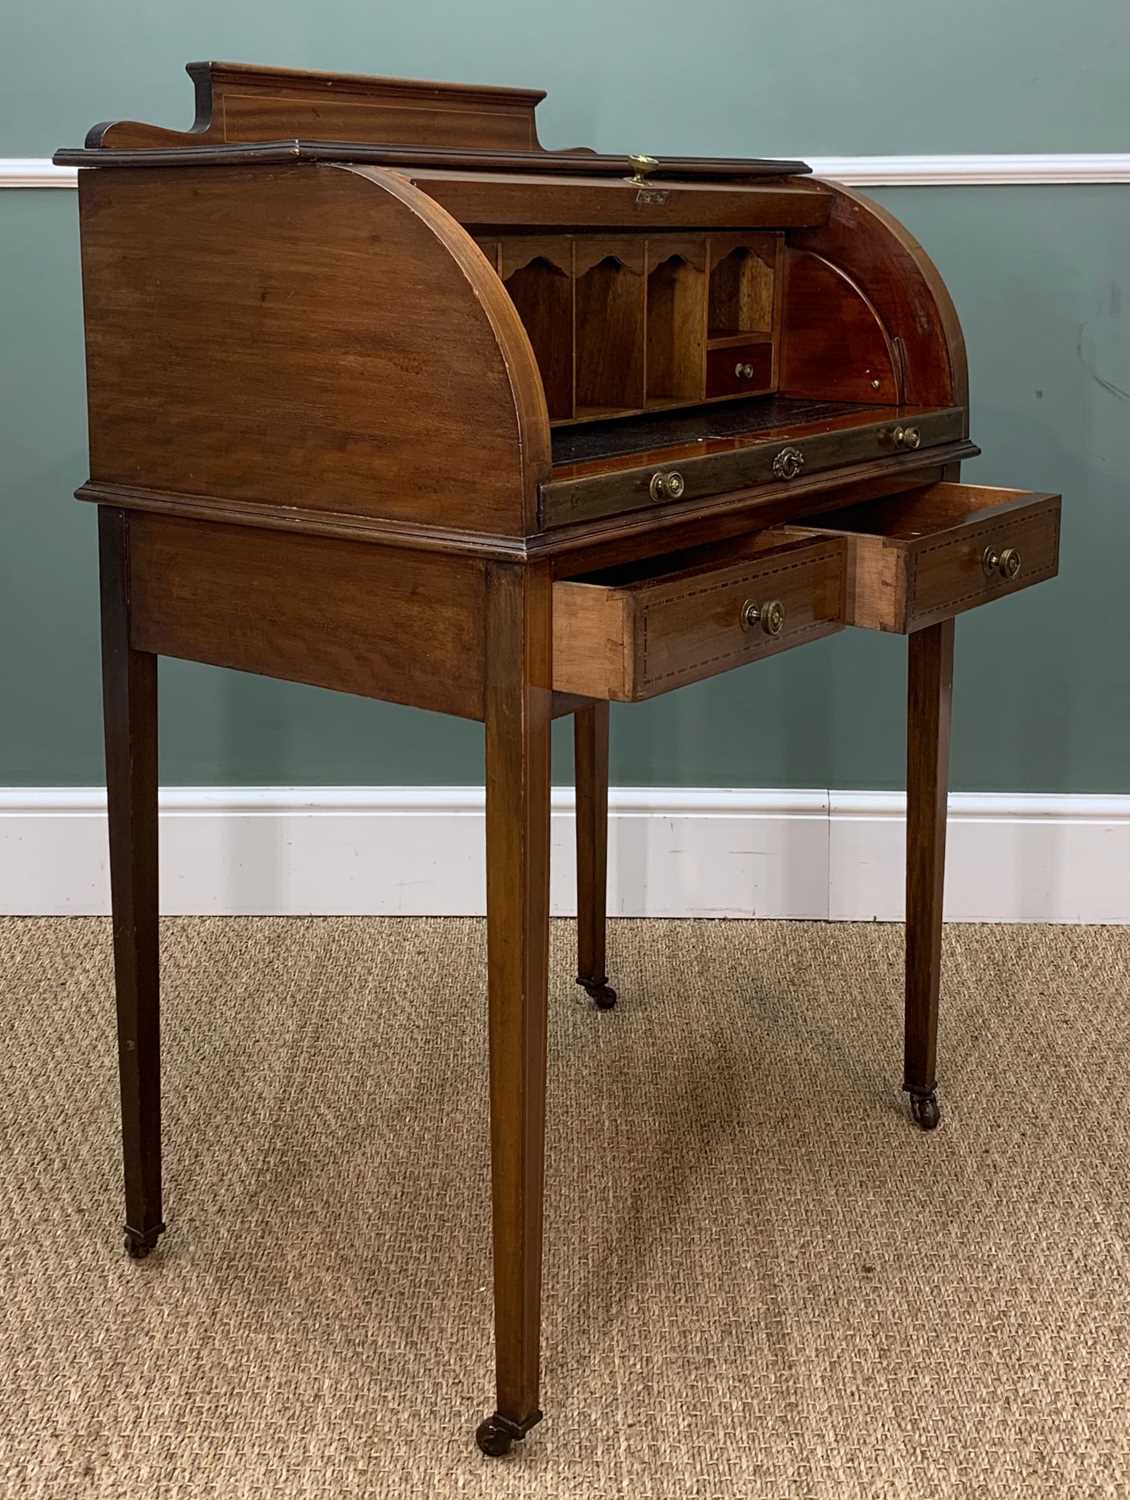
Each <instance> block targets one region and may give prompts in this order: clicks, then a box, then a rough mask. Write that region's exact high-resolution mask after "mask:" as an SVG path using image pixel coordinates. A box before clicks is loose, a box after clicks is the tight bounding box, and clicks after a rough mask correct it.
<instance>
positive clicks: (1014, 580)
mask: <svg viewBox="0 0 1130 1500" xmlns="http://www.w3.org/2000/svg"><path fill="white" fill-rule="evenodd" d="M1059 511H1060V497H1059V496H1058V495H1044V494H1031V493H1029V492H1028V491H1025V490H1005V489H995V488H990V487H989V486H987V485H976V484H933V485H929V486H928V487H926V488H923V489H918V490H911V491H909V492H907V493H906V494H902V495H891V496H888V497H887V498H885V499H882V500H872V501H869V502H867V503H866V504H864V505H857V506H853V507H851V508H850V509H848V510H838V511H835V512H833V513H831V514H829V515H828V516H827V517H820V518H814V519H813V520H812V521H811V522H799V523H798V524H797V525H795V526H787V527H782V528H780V532H779V534H780V535H782V536H788V537H798V536H827V537H832V536H838V537H842V538H843V539H844V540H845V542H846V543H847V549H848V552H847V566H848V579H847V605H846V620H847V623H848V624H849V625H862V626H865V627H867V628H869V629H871V630H893V631H900V632H904V633H905V632H907V631H911V630H919V629H921V628H922V627H923V626H925V625H935V624H937V623H938V621H939V620H945V619H948V618H949V617H950V616H951V615H958V614H961V613H962V612H963V611H964V610H967V609H973V608H975V607H976V606H977V605H978V604H987V603H988V602H989V601H990V600H992V599H999V598H1001V597H1002V595H1005V594H1015V593H1016V592H1017V591H1018V590H1019V589H1024V588H1027V587H1028V586H1029V585H1030V584H1033V583H1040V582H1042V581H1043V580H1044V579H1045V578H1054V577H1055V575H1056V573H1057V572H1058V571H1059Z"/></svg>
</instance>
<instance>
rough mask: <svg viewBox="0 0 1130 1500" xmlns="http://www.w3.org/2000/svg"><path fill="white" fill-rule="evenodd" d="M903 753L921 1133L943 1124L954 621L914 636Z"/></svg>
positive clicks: (911, 1088) (911, 1061)
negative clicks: (940, 1079) (941, 1050)
mask: <svg viewBox="0 0 1130 1500" xmlns="http://www.w3.org/2000/svg"><path fill="white" fill-rule="evenodd" d="M908 644H909V663H908V681H907V688H908V691H907V756H906V1030H905V1037H904V1052H903V1088H904V1089H905V1090H906V1092H907V1093H908V1094H909V1095H910V1104H911V1110H912V1113H913V1115H914V1118H915V1120H916V1121H917V1122H918V1124H919V1125H920V1126H921V1127H922V1129H923V1130H933V1129H934V1127H935V1126H936V1125H937V1124H938V1123H939V1121H940V1119H941V1112H940V1110H939V1108H938V1100H937V1092H936V1090H937V1079H936V1077H935V1065H936V1059H937V1043H938V992H939V988H940V983H941V970H942V897H943V891H944V884H945V865H946V799H947V795H948V790H949V748H950V709H951V702H952V698H953V620H952V619H951V620H943V621H942V623H941V624H940V625H931V626H928V627H927V628H926V629H925V630H918V631H915V632H914V633H913V634H912V635H911V636H910V638H909V643H908Z"/></svg>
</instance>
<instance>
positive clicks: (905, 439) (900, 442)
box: [891, 427, 922, 448]
mask: <svg viewBox="0 0 1130 1500" xmlns="http://www.w3.org/2000/svg"><path fill="white" fill-rule="evenodd" d="M891 435H892V437H893V438H894V440H895V447H896V448H919V447H921V445H922V433H921V432H920V431H919V429H918V428H917V427H896V428H895V430H894V432H893V433H892V434H891Z"/></svg>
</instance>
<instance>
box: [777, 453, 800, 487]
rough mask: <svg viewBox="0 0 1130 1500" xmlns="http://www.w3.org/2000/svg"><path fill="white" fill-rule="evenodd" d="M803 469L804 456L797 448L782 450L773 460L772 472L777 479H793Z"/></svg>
mask: <svg viewBox="0 0 1130 1500" xmlns="http://www.w3.org/2000/svg"><path fill="white" fill-rule="evenodd" d="M803 468H804V454H803V453H802V452H801V451H800V449H799V448H782V449H781V451H780V453H778V454H777V457H776V458H775V459H774V460H773V472H774V474H776V476H777V478H778V479H795V478H796V477H797V475H798V474H799V473H800V471H801V470H802V469H803Z"/></svg>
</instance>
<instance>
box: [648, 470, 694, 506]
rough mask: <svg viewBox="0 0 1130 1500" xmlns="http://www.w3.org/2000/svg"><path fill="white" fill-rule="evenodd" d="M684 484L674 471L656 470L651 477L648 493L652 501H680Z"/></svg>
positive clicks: (681, 477)
mask: <svg viewBox="0 0 1130 1500" xmlns="http://www.w3.org/2000/svg"><path fill="white" fill-rule="evenodd" d="M686 487H687V486H686V482H685V481H684V479H683V476H682V475H681V474H680V473H679V472H678V470H676V469H671V470H668V471H664V470H663V469H657V470H656V471H655V473H654V474H653V475H652V476H651V483H650V484H649V485H648V492H649V494H650V495H651V498H652V499H653V500H681V499H682V497H683V493H684V491H685V490H686Z"/></svg>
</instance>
